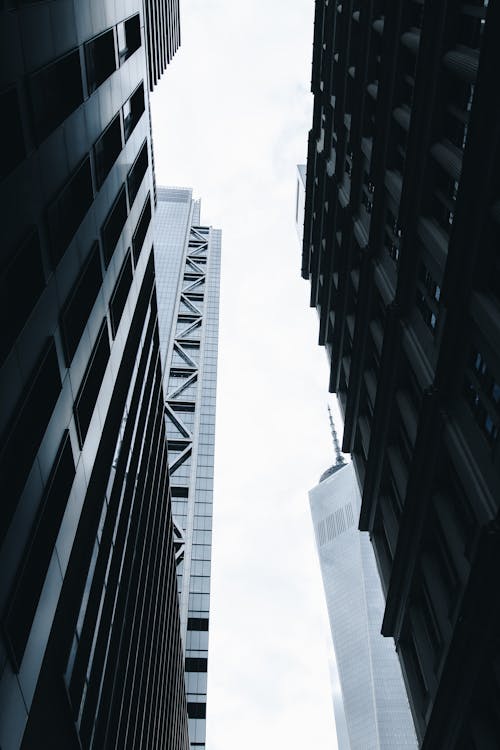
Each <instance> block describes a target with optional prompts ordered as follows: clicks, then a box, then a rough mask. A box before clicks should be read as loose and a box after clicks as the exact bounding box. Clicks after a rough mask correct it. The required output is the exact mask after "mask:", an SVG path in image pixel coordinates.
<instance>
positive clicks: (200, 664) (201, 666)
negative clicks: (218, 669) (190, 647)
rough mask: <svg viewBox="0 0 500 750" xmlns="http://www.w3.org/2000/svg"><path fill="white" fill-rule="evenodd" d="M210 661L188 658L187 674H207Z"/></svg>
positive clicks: (186, 664)
mask: <svg viewBox="0 0 500 750" xmlns="http://www.w3.org/2000/svg"><path fill="white" fill-rule="evenodd" d="M207 664H208V659H202V658H201V657H198V656H197V657H192V656H187V657H186V663H185V671H186V672H206V671H207Z"/></svg>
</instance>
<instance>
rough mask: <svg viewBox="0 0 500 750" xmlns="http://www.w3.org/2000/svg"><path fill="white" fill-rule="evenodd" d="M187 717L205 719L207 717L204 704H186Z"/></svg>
mask: <svg viewBox="0 0 500 750" xmlns="http://www.w3.org/2000/svg"><path fill="white" fill-rule="evenodd" d="M187 711H188V717H189V718H190V719H205V718H206V715H207V704H206V703H188V704H187Z"/></svg>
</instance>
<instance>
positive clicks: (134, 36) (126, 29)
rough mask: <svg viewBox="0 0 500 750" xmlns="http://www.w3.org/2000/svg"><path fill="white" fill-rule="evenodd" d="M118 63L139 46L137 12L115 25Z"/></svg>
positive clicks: (139, 25)
mask: <svg viewBox="0 0 500 750" xmlns="http://www.w3.org/2000/svg"><path fill="white" fill-rule="evenodd" d="M116 31H117V34H118V56H119V58H120V65H121V64H122V63H123V62H125V60H127V59H128V58H129V57H130V55H132V54H133V53H134V52H135V51H136V49H139V47H140V46H141V21H140V17H139V14H138V13H137V14H136V15H135V16H132V18H127V20H126V21H122V23H119V24H118V26H117V27H116Z"/></svg>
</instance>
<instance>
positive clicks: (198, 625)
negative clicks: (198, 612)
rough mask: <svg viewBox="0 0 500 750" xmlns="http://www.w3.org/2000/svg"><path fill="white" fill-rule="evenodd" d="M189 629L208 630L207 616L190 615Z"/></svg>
mask: <svg viewBox="0 0 500 750" xmlns="http://www.w3.org/2000/svg"><path fill="white" fill-rule="evenodd" d="M187 629H188V630H208V618H207V617H188V626H187Z"/></svg>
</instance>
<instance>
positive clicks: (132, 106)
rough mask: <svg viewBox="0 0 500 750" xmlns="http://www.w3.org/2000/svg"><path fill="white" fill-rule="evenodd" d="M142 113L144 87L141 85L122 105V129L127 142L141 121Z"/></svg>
mask: <svg viewBox="0 0 500 750" xmlns="http://www.w3.org/2000/svg"><path fill="white" fill-rule="evenodd" d="M143 112H144V86H143V84H142V83H141V85H140V86H138V87H137V88H136V90H135V91H134V93H133V94H132V96H131V97H130V99H127V101H126V102H125V104H124V105H123V129H124V131H125V140H128V138H129V136H130V134H131V133H132V131H133V130H134V128H135V126H136V125H137V123H138V122H139V120H140V119H141V116H142V113H143Z"/></svg>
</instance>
